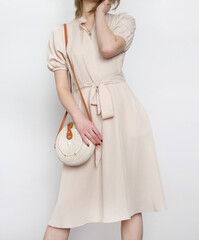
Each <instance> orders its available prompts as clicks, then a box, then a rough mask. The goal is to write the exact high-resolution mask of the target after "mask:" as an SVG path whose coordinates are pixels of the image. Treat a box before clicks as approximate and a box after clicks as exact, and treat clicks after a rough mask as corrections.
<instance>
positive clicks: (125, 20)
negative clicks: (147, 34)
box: [112, 12, 136, 51]
mask: <svg viewBox="0 0 199 240" xmlns="http://www.w3.org/2000/svg"><path fill="white" fill-rule="evenodd" d="M135 29H136V22H135V18H134V17H133V16H131V15H129V14H127V13H126V12H123V13H119V14H117V15H116V18H115V20H114V24H113V29H112V31H113V33H114V34H115V35H118V36H120V37H122V38H124V40H125V42H126V46H125V48H124V51H127V50H128V49H129V47H130V46H131V43H132V41H133V37H134V33H135Z"/></svg>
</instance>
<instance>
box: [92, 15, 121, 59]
mask: <svg viewBox="0 0 199 240" xmlns="http://www.w3.org/2000/svg"><path fill="white" fill-rule="evenodd" d="M95 21H96V23H95V24H96V35H97V41H98V47H99V50H100V52H101V54H102V55H103V56H104V57H105V58H110V57H113V56H115V55H117V54H118V53H120V52H121V51H122V50H123V49H124V47H125V41H124V39H122V38H121V37H120V36H116V35H115V34H114V33H113V32H112V31H111V30H110V28H109V26H108V24H107V22H106V19H105V13H104V12H102V11H100V10H98V11H96V20H95Z"/></svg>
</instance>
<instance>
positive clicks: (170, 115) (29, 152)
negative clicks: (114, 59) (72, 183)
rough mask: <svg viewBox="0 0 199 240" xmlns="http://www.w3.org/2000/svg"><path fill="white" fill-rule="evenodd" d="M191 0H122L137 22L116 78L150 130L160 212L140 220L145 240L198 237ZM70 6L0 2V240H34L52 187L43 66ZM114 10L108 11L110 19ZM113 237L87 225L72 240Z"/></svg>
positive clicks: (53, 123) (198, 118)
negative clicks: (162, 199) (163, 207)
mask: <svg viewBox="0 0 199 240" xmlns="http://www.w3.org/2000/svg"><path fill="white" fill-rule="evenodd" d="M198 8H199V3H198V1H197V0H189V1H188V0H187V1H185V0H150V1H149V0H141V1H140V0H139V1H138V0H133V1H132V0H123V1H121V5H120V7H119V8H118V9H117V11H116V12H115V13H119V12H127V13H129V14H131V15H133V16H134V17H135V19H136V24H137V29H136V33H135V38H134V41H133V44H132V46H131V48H130V49H129V51H128V52H127V54H126V58H125V62H124V68H123V69H124V73H125V75H126V78H127V81H128V83H129V85H130V86H131V88H132V90H133V91H134V93H135V94H136V96H137V97H138V98H139V99H140V101H141V102H142V103H143V105H144V106H145V108H146V110H147V112H148V115H149V118H150V120H151V125H152V129H153V133H154V138H155V143H156V147H157V155H158V158H159V166H160V171H161V176H162V182H163V187H164V192H165V196H166V201H167V205H168V210H167V211H164V212H150V213H143V220H144V240H168V239H169V240H187V239H190V240H197V239H198V236H199V229H198V224H197V223H198V215H199V208H198V203H199V187H198V182H199V174H198V169H199V163H198V160H199V152H198V142H199V125H198V122H199V94H198V92H199V82H198V77H199V68H198V62H199V61H198V60H199V58H198V56H199V47H198V45H199V24H198V23H199V15H198ZM74 11H75V8H74V5H73V0H71V1H66V0H59V1H56V0H48V1H47V0H43V1H39V0H34V1H24V0H20V1H14V0H10V1H2V0H1V10H0V20H1V21H0V27H1V32H0V34H1V38H0V41H1V44H0V53H1V57H0V66H1V88H0V110H1V112H0V114H1V115H0V116H1V117H0V120H1V124H0V133H1V134H0V139H1V143H0V145H1V151H0V190H1V191H0V239H1V240H41V239H42V237H43V234H44V231H45V228H46V224H47V221H48V220H49V218H50V216H51V214H52V211H53V209H54V206H55V203H56V199H57V194H58V190H59V181H60V176H61V162H59V161H58V159H57V157H56V155H55V152H54V149H53V144H54V139H55V135H56V134H57V131H58V128H59V125H60V122H61V120H62V117H63V115H64V112H65V110H64V108H63V107H62V105H61V104H60V102H59V100H58V97H57V93H56V90H55V82H54V76H53V73H51V72H50V71H49V70H48V69H47V67H46V49H47V41H48V38H49V36H50V33H51V31H52V30H53V29H54V28H55V27H56V26H58V25H59V24H62V23H64V22H68V21H70V20H72V19H73V16H74ZM113 13H114V12H113ZM94 238H95V239H96V240H100V239H104V240H106V239H107V240H110V239H114V240H119V239H121V238H120V222H114V223H104V224H103V223H89V224H86V225H84V226H81V227H77V228H74V229H72V230H71V233H70V239H71V240H75V239H81V240H89V239H94Z"/></svg>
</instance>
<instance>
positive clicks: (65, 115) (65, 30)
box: [54, 23, 91, 148]
mask: <svg viewBox="0 0 199 240" xmlns="http://www.w3.org/2000/svg"><path fill="white" fill-rule="evenodd" d="M64 36H65V45H66V56H67V59H68V61H69V64H70V67H71V70H72V72H73V75H74V79H75V82H76V85H77V87H78V89H79V92H80V95H81V98H82V101H83V104H84V107H85V110H86V113H87V115H88V119H89V120H90V121H91V117H90V114H89V111H88V108H87V106H86V103H85V100H84V97H83V94H82V91H81V89H80V87H79V84H78V81H77V78H76V75H75V71H74V68H73V65H72V63H71V61H70V58H69V56H68V53H67V44H68V37H67V26H66V23H64ZM68 77H69V85H70V91H71V93H72V82H71V75H70V72H69V71H68ZM67 114H68V112H67V111H66V112H65V114H64V117H63V120H62V122H61V125H60V127H59V130H58V133H57V136H58V134H59V132H60V131H61V130H62V128H63V126H64V122H65V120H66V117H67ZM57 136H56V138H57ZM56 138H55V143H56ZM54 148H55V144H54Z"/></svg>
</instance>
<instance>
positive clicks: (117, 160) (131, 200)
mask: <svg viewBox="0 0 199 240" xmlns="http://www.w3.org/2000/svg"><path fill="white" fill-rule="evenodd" d="M105 18H106V22H107V24H108V26H109V27H110V29H111V31H112V32H113V33H114V34H115V35H119V36H121V37H123V38H124V40H125V41H126V46H125V49H124V51H123V52H122V53H120V54H118V55H117V56H114V57H112V58H109V59H106V58H103V57H102V55H101V54H100V51H99V49H98V43H97V36H96V28H95V24H94V26H93V28H92V34H91V35H89V33H88V31H87V29H86V27H85V26H84V25H82V23H84V22H86V19H85V18H84V17H83V16H82V17H81V18H77V19H75V18H74V19H73V20H72V21H70V22H68V23H67V29H68V46H67V53H68V55H69V57H70V59H71V62H72V64H73V66H74V70H75V73H76V76H77V79H78V83H79V85H80V87H81V90H82V94H83V96H84V99H85V101H86V104H87V106H88V110H89V112H90V114H91V118H92V121H93V122H94V123H95V125H96V127H97V128H98V130H99V131H101V133H102V136H103V143H102V144H101V146H96V150H95V152H94V153H93V155H92V156H91V158H90V159H89V160H88V161H87V162H86V163H84V164H83V165H81V166H78V167H77V166H75V167H70V166H66V165H64V164H63V168H62V175H61V182H60V189H59V194H58V198H57V203H56V206H55V208H54V211H53V213H52V216H51V218H50V220H49V222H48V225H50V226H54V227H60V228H73V227H78V226H81V225H84V224H87V223H90V222H116V221H121V220H125V219H130V218H131V216H132V215H133V214H136V213H139V212H154V211H163V210H166V209H168V208H167V205H166V202H165V196H164V192H163V186H162V180H161V175H160V170H159V165H158V160H157V154H156V149H155V144H154V139H153V133H152V129H151V126H150V121H149V118H148V115H147V112H146V110H145V108H144V106H143V105H142V103H141V102H140V100H139V99H138V98H137V97H136V95H135V94H134V92H133V90H132V89H131V88H130V87H129V85H128V84H127V82H126V78H125V76H124V73H123V71H122V66H123V60H124V56H125V53H126V51H127V50H128V49H129V48H130V46H131V44H132V41H133V38H134V33H135V29H136V22H135V18H134V17H133V16H131V15H130V14H128V13H126V12H122V13H118V14H112V13H107V14H106V15H105ZM66 59H67V58H66V48H65V40H64V26H63V24H62V25H59V26H57V27H56V28H55V29H54V30H53V31H52V33H51V35H50V38H49V42H48V49H47V67H48V69H49V70H50V71H56V70H59V69H65V70H69V71H70V72H71V76H72V80H73V84H74V82H75V80H74V78H73V75H72V71H71V69H70V66H69V63H68V61H67V60H66ZM128 81H131V79H128ZM73 87H74V91H73V97H74V99H75V101H76V103H77V104H78V106H79V107H80V109H81V110H82V111H83V112H84V114H85V116H86V111H85V109H84V105H83V103H82V100H81V97H80V94H79V91H78V90H77V87H76V85H74V86H73ZM96 89H98V91H96Z"/></svg>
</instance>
